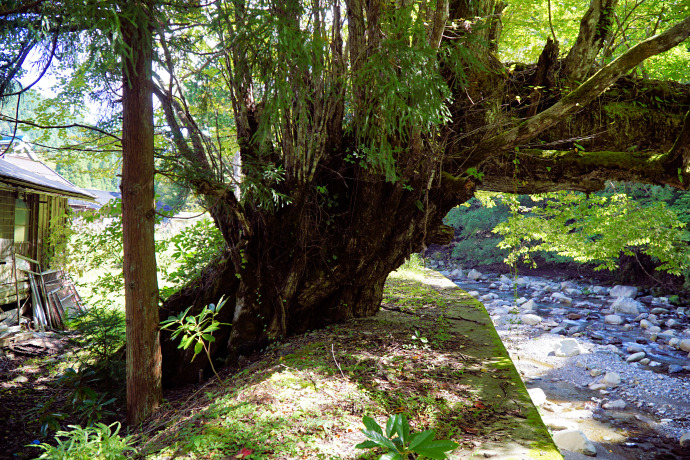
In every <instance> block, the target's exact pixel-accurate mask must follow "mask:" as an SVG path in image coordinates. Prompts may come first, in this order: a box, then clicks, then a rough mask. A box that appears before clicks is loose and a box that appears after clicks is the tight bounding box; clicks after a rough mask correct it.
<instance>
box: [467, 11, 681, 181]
mask: <svg viewBox="0 0 690 460" xmlns="http://www.w3.org/2000/svg"><path fill="white" fill-rule="evenodd" d="M688 36H690V17H688V18H686V19H685V20H683V21H682V22H680V23H678V24H676V25H675V26H674V27H672V28H670V29H668V30H667V31H666V32H664V33H662V34H659V35H656V36H654V37H651V38H649V39H647V40H645V41H643V42H641V43H639V44H638V45H636V46H634V47H632V48H631V49H630V50H628V51H627V52H626V53H624V54H623V55H621V56H619V57H618V58H617V59H616V60H614V61H613V62H611V63H610V64H608V65H607V66H606V67H604V68H602V69H601V70H600V71H598V72H597V73H596V74H594V75H593V76H592V77H590V78H589V79H588V80H587V81H586V82H584V83H583V84H582V85H580V86H579V87H578V88H576V89H575V90H573V91H572V92H571V93H570V94H568V95H567V96H565V97H564V98H563V99H561V100H560V101H559V102H557V103H556V104H554V105H553V106H551V107H549V108H548V109H546V110H544V111H543V112H541V113H538V114H537V115H535V116H533V117H531V118H529V119H528V120H526V121H524V122H522V123H521V124H520V125H519V126H517V127H515V128H512V129H510V130H507V131H505V132H503V133H501V134H499V135H497V136H494V137H492V138H490V139H487V140H486V141H484V142H481V143H480V144H479V145H477V146H476V147H475V148H473V149H472V151H471V153H470V155H469V158H468V160H465V162H464V163H465V165H466V166H467V167H470V166H476V165H477V164H479V163H480V162H481V160H483V159H484V158H487V157H491V156H493V154H494V153H495V152H505V151H509V150H513V149H514V148H515V147H518V146H520V145H522V144H524V143H525V142H527V141H529V140H530V139H533V138H534V137H535V136H537V135H539V134H540V133H542V132H544V131H545V130H547V129H548V128H550V127H552V126H554V125H555V124H557V123H558V122H560V121H561V120H563V119H564V118H565V117H567V116H568V115H571V114H573V113H575V112H577V111H579V110H581V109H582V108H583V107H584V106H585V105H587V104H589V103H590V102H591V101H592V100H594V99H595V98H596V97H598V96H599V95H600V94H601V93H603V92H604V91H605V90H606V89H607V88H608V87H609V86H611V85H612V84H613V83H615V82H616V80H618V79H619V78H620V77H622V76H623V75H625V74H626V73H627V72H628V71H629V70H630V69H632V68H633V67H635V66H637V65H638V64H639V63H641V62H642V61H644V60H645V59H647V58H649V57H651V56H655V55H657V54H661V53H663V52H665V51H668V50H669V49H671V48H673V47H675V46H677V45H678V44H680V43H681V42H683V41H684V40H685V39H686V38H688Z"/></svg>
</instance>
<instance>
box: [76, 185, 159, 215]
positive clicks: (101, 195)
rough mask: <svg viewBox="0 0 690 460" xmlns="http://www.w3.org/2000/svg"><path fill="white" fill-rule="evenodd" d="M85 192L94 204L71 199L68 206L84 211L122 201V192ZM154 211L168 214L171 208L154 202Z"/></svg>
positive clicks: (94, 190)
mask: <svg viewBox="0 0 690 460" xmlns="http://www.w3.org/2000/svg"><path fill="white" fill-rule="evenodd" d="M85 191H86V192H88V193H90V194H91V195H93V196H94V198H95V202H94V201H83V200H78V199H71V200H69V205H70V206H72V207H81V208H86V209H100V208H101V207H102V206H104V205H106V204H107V203H108V202H109V201H110V200H115V199H122V192H109V191H107V190H97V189H85ZM156 210H157V211H158V212H170V211H172V207H171V206H169V205H167V204H165V203H163V202H162V201H156Z"/></svg>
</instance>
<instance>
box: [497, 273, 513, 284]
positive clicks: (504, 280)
mask: <svg viewBox="0 0 690 460" xmlns="http://www.w3.org/2000/svg"><path fill="white" fill-rule="evenodd" d="M498 281H500V282H501V283H505V284H511V285H512V284H513V279H512V278H510V277H509V276H506V275H501V277H500V278H499V279H498Z"/></svg>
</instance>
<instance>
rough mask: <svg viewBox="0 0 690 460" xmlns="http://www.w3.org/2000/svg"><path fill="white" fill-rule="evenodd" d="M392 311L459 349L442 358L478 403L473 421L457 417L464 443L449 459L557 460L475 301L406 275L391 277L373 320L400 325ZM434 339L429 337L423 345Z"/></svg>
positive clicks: (444, 282)
mask: <svg viewBox="0 0 690 460" xmlns="http://www.w3.org/2000/svg"><path fill="white" fill-rule="evenodd" d="M396 293H399V294H396ZM392 312H403V313H409V314H412V315H414V316H415V317H417V318H419V319H420V320H421V321H422V322H423V323H425V324H424V325H422V324H419V325H418V326H419V327H420V328H425V329H427V328H428V327H437V328H438V329H437V332H439V329H442V330H443V331H442V332H440V333H439V334H441V335H443V334H448V335H449V336H452V337H454V340H453V342H454V343H457V344H459V346H458V348H459V349H457V350H449V351H448V352H447V355H448V356H447V358H448V359H453V360H458V361H459V362H461V363H462V364H463V365H464V371H463V372H462V375H461V376H460V381H461V382H462V383H463V384H465V385H467V386H468V388H470V389H471V390H470V391H471V392H473V393H474V394H475V396H476V398H477V400H478V401H481V403H480V404H475V405H474V409H477V410H475V411H474V414H476V416H475V415H473V412H468V414H462V417H458V424H459V425H460V427H461V428H462V429H463V430H464V432H465V437H466V442H464V443H463V444H462V445H461V448H460V449H457V450H456V451H454V452H453V453H452V454H451V457H450V458H456V459H467V458H500V459H528V458H530V459H532V458H536V459H547V458H548V459H561V458H563V457H562V456H561V454H560V453H559V452H558V449H557V448H556V447H555V445H554V443H553V441H552V439H551V436H550V435H549V433H548V431H547V429H546V427H545V425H544V424H543V422H542V420H541V417H540V416H539V413H538V411H537V409H536V408H535V406H534V405H533V403H532V401H531V399H530V397H529V395H528V393H527V389H526V388H525V385H524V384H523V382H522V380H521V379H520V376H519V374H518V372H517V370H516V369H515V366H514V365H513V362H512V361H511V359H510V357H509V355H508V352H507V351H506V349H505V347H504V345H503V343H502V342H501V339H500V337H499V336H498V333H497V332H496V330H495V329H494V326H493V323H492V322H491V319H490V318H489V315H488V313H487V312H486V309H485V308H484V306H483V305H482V304H481V303H480V302H479V301H478V300H476V299H474V298H473V297H472V296H470V295H469V294H467V293H466V292H465V291H463V290H462V289H460V288H459V287H457V286H456V285H455V284H454V283H453V282H452V281H450V280H448V279H447V278H445V277H443V276H442V275H440V274H438V273H436V272H433V271H430V270H426V269H419V270H414V271H412V270H408V271H406V272H401V273H400V274H397V273H394V274H392V275H391V277H390V279H389V281H388V286H387V291H386V296H385V299H384V304H383V310H382V312H381V313H380V314H379V315H377V319H379V320H384V321H392V322H397V321H403V322H404V321H405V318H404V316H406V315H396V316H394V317H392V315H390V313H392ZM425 326H426V327H425ZM427 330H429V329H427ZM432 331H433V329H432ZM439 334H437V335H436V337H437V336H438V335H439ZM434 337H435V335H434V332H431V333H430V334H429V337H428V338H427V340H430V341H433V340H434ZM443 348H445V347H442V348H441V349H443ZM473 417H474V421H476V423H473ZM467 441H469V442H467Z"/></svg>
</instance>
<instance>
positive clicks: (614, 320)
mask: <svg viewBox="0 0 690 460" xmlns="http://www.w3.org/2000/svg"><path fill="white" fill-rule="evenodd" d="M604 322H605V323H606V324H623V318H621V317H620V316H618V315H606V316H605V317H604Z"/></svg>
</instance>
